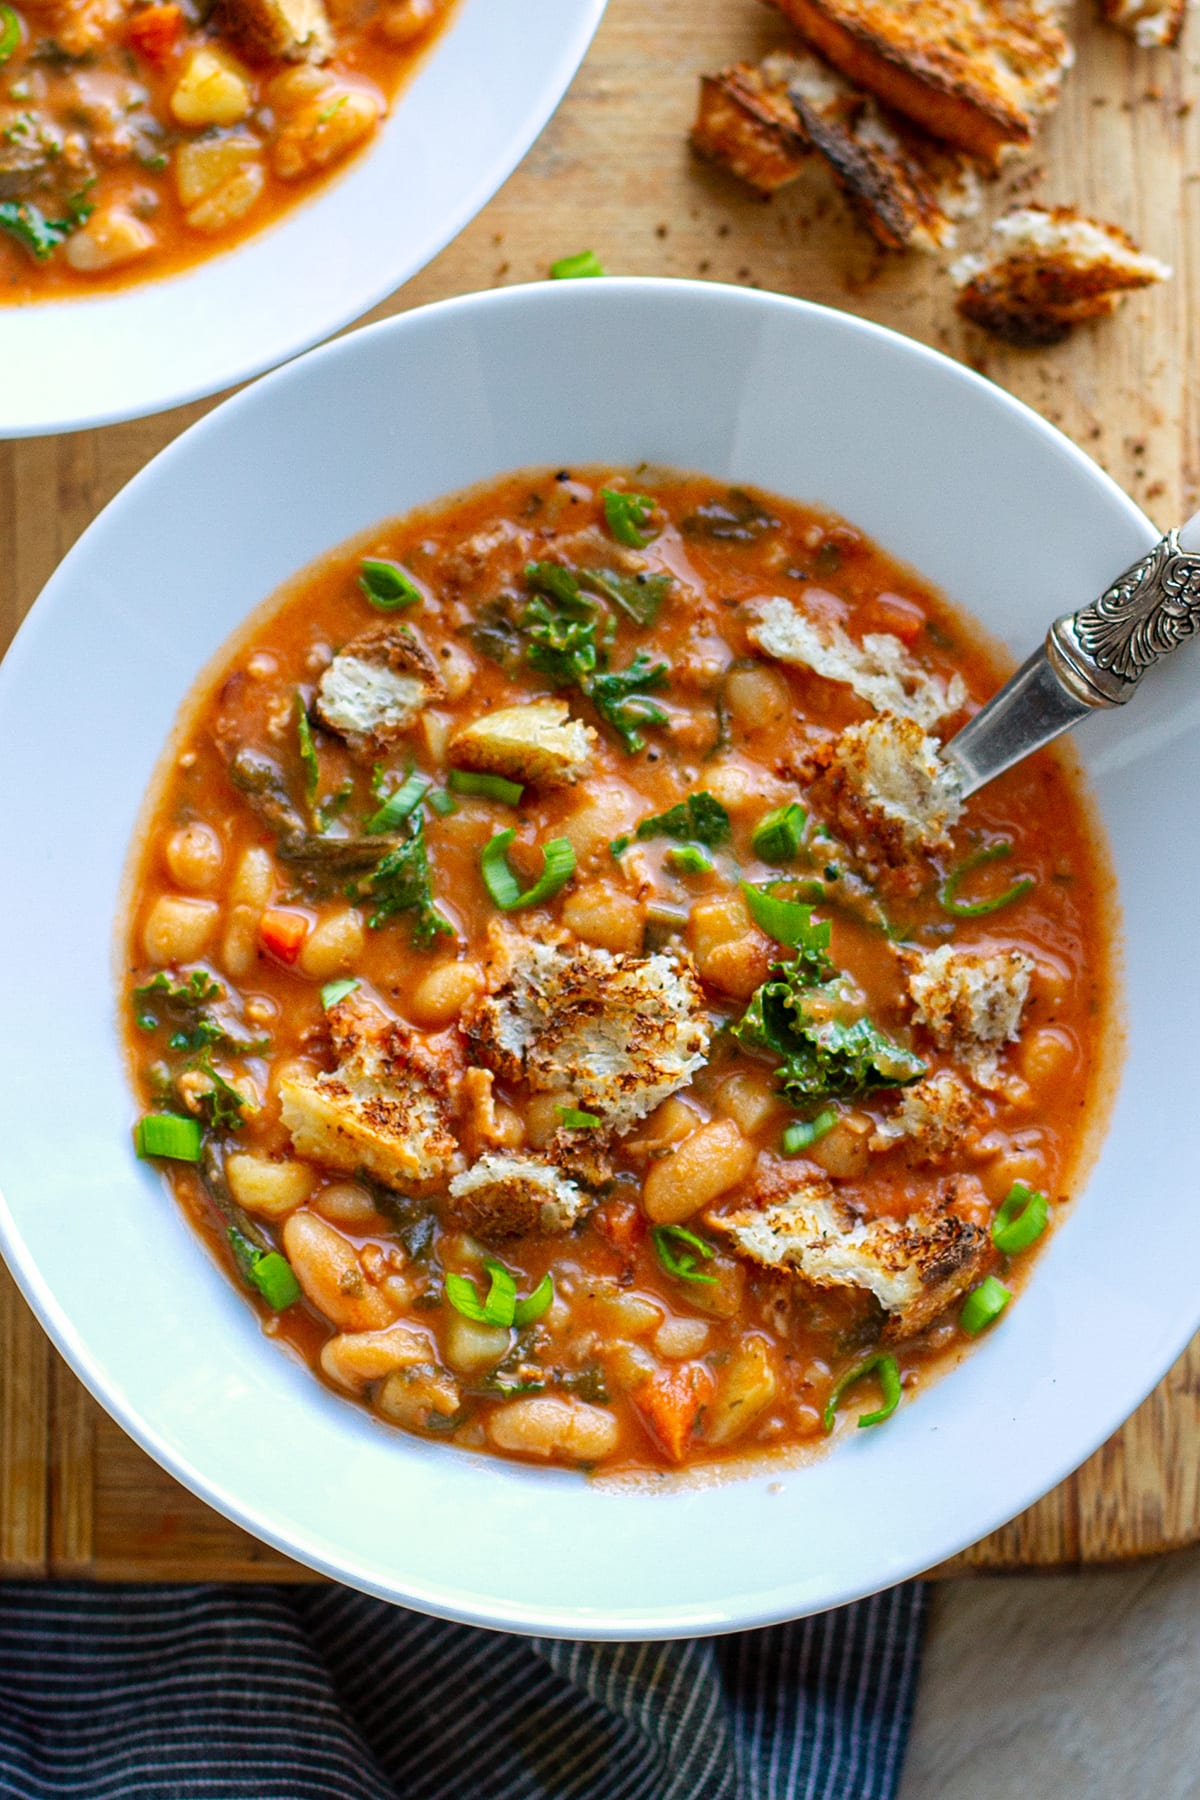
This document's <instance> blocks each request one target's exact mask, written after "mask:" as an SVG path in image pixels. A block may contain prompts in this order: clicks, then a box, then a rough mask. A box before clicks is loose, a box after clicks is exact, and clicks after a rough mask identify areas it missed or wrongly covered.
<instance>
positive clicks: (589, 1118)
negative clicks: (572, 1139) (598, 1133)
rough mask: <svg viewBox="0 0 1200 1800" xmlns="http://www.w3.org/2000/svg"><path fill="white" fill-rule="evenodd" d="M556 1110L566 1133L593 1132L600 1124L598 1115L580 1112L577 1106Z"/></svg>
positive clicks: (561, 1107) (562, 1107)
mask: <svg viewBox="0 0 1200 1800" xmlns="http://www.w3.org/2000/svg"><path fill="white" fill-rule="evenodd" d="M557 1110H558V1116H559V1118H560V1119H561V1120H562V1122H563V1129H564V1130H566V1131H594V1130H595V1128H596V1126H597V1125H599V1124H600V1114H599V1113H594V1112H580V1110H579V1108H578V1107H577V1106H560V1107H559V1108H558V1109H557Z"/></svg>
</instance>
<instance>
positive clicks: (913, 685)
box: [750, 599, 967, 731]
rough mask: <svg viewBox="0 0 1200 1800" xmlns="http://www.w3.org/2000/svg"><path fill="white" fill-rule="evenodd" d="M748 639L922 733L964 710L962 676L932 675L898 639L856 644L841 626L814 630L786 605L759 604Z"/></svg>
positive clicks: (872, 636)
mask: <svg viewBox="0 0 1200 1800" xmlns="http://www.w3.org/2000/svg"><path fill="white" fill-rule="evenodd" d="M750 638H751V641H752V642H753V643H755V644H757V645H758V647H759V649H760V650H762V651H763V652H764V653H765V654H766V655H767V656H773V657H774V658H775V660H776V662H783V663H791V664H793V665H795V666H796V667H798V668H802V669H811V670H812V671H813V673H814V674H816V675H821V676H823V677H824V678H825V680H827V681H841V682H844V683H845V684H846V686H847V687H849V688H851V689H852V690H853V691H854V693H856V694H857V695H858V697H859V699H860V700H865V701H866V703H867V705H868V706H870V707H872V708H873V709H874V711H875V712H879V713H884V712H886V713H894V714H895V715H896V717H897V718H899V719H915V720H916V722H917V724H918V725H920V726H921V727H922V729H923V730H925V731H928V730H929V727H930V726H931V725H936V724H937V722H938V720H939V719H944V718H946V717H948V715H949V714H951V713H956V712H958V711H959V710H960V708H961V707H962V706H964V705H965V704H966V699H967V689H966V683H965V682H964V681H963V678H962V676H961V675H958V674H955V675H952V676H951V677H950V680H949V681H948V682H946V681H943V680H942V679H941V677H940V676H938V675H931V674H930V673H929V671H928V670H927V669H923V668H922V667H921V665H920V663H919V662H917V660H916V658H915V657H914V656H912V655H911V654H910V653H909V651H908V650H906V649H905V647H904V645H903V644H902V643H901V642H900V639H899V638H895V637H891V636H889V635H888V634H887V633H886V632H869V633H868V634H867V636H866V637H864V639H863V641H862V643H861V644H856V643H855V642H854V640H853V638H851V637H849V636H848V635H847V633H846V632H844V631H843V630H842V628H841V626H840V625H837V624H821V625H820V626H818V625H816V624H814V622H813V621H812V620H811V619H809V618H807V617H806V616H805V614H804V613H802V612H801V611H800V609H799V608H798V607H796V606H793V605H792V602H791V601H790V600H781V599H771V600H764V601H762V602H761V604H760V605H759V608H758V620H757V622H756V623H755V624H754V625H752V626H751V627H750Z"/></svg>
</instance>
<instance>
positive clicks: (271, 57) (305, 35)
mask: <svg viewBox="0 0 1200 1800" xmlns="http://www.w3.org/2000/svg"><path fill="white" fill-rule="evenodd" d="M221 22H222V24H223V25H224V27H225V29H226V31H227V32H228V34H229V36H230V37H231V38H233V39H234V40H235V41H236V42H237V44H238V45H239V47H240V48H241V49H242V50H244V51H245V52H246V53H247V54H248V55H249V56H252V57H256V58H258V59H260V60H261V61H263V62H318V63H319V62H324V61H325V60H326V59H327V58H328V57H329V56H331V55H332V54H333V32H332V30H331V29H330V25H329V16H328V14H327V13H326V11H325V5H324V0H222V5H221Z"/></svg>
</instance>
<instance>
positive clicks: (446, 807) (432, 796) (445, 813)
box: [429, 788, 458, 819]
mask: <svg viewBox="0 0 1200 1800" xmlns="http://www.w3.org/2000/svg"><path fill="white" fill-rule="evenodd" d="M429 810H430V811H431V812H435V813H436V814H437V816H438V818H439V819H448V818H449V817H450V814H451V813H456V812H457V811H458V807H457V805H456V804H455V801H454V799H453V798H452V796H451V795H449V794H448V793H447V792H446V790H445V788H432V789H431V790H430V793H429Z"/></svg>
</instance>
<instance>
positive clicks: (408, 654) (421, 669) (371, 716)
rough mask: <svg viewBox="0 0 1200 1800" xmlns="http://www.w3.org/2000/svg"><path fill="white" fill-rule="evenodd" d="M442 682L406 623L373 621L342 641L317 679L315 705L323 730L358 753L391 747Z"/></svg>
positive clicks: (438, 696) (440, 688)
mask: <svg viewBox="0 0 1200 1800" xmlns="http://www.w3.org/2000/svg"><path fill="white" fill-rule="evenodd" d="M445 692H446V688H445V684H444V683H443V681H442V677H441V674H440V672H439V670H438V666H437V664H436V663H435V662H434V660H433V657H432V656H431V655H430V653H429V651H428V650H427V649H426V647H425V645H424V644H423V643H421V641H420V639H419V638H418V637H417V635H416V633H415V632H414V631H413V630H412V629H411V628H410V627H409V626H407V625H373V626H371V627H370V629H369V630H367V631H361V632H360V633H359V634H358V636H357V637H356V638H352V639H351V640H350V642H349V643H348V644H346V645H344V646H343V648H342V649H341V650H339V651H338V653H337V655H336V656H335V657H334V659H333V661H332V662H331V663H330V665H329V667H328V668H327V669H326V670H325V673H324V674H323V675H322V676H321V679H320V682H319V683H318V685H317V697H316V702H315V707H314V710H315V712H316V715H317V717H318V719H319V720H320V721H321V724H322V725H323V726H324V727H325V729H326V731H332V732H335V733H336V734H337V736H338V737H341V738H345V740H346V742H347V743H348V744H349V746H350V748H351V749H352V750H354V751H355V752H357V753H359V754H366V753H367V752H372V753H374V754H375V755H381V754H383V753H385V752H386V751H388V750H390V749H392V748H393V746H394V745H396V744H397V743H399V741H400V739H401V738H402V737H404V735H405V733H406V732H407V731H408V730H409V729H410V728H411V727H412V726H413V725H414V724H415V723H416V721H417V719H418V718H419V716H420V714H421V712H422V710H423V709H424V707H426V706H427V705H428V704H429V703H430V701H432V700H441V699H442V698H443V697H444V695H445Z"/></svg>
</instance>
